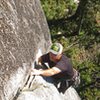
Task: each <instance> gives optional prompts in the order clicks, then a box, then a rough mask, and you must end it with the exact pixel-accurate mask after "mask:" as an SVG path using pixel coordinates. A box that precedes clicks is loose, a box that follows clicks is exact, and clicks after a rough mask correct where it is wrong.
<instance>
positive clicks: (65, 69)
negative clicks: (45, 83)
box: [31, 43, 78, 93]
mask: <svg viewBox="0 0 100 100" xmlns="http://www.w3.org/2000/svg"><path fill="white" fill-rule="evenodd" d="M62 52H63V46H62V45H61V44H60V43H54V44H53V45H52V46H51V48H50V51H49V53H47V54H44V55H42V56H41V57H40V58H39V60H38V63H39V64H42V65H43V64H44V63H48V65H49V68H47V69H43V70H39V69H32V72H31V74H32V75H41V76H43V77H52V79H53V82H54V84H55V85H56V87H57V88H58V84H60V87H59V88H58V90H59V92H63V93H64V92H65V90H66V89H67V88H68V87H69V86H70V85H72V84H73V83H74V82H75V79H76V77H77V76H78V73H77V71H76V70H75V69H73V67H72V63H71V61H70V59H69V58H68V57H66V56H65V55H64V54H63V53H62Z"/></svg>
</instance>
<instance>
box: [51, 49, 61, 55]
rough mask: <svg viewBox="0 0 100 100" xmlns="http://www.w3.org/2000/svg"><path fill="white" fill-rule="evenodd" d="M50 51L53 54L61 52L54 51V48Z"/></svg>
mask: <svg viewBox="0 0 100 100" xmlns="http://www.w3.org/2000/svg"><path fill="white" fill-rule="evenodd" d="M50 52H51V53H53V54H55V55H59V54H61V52H56V51H54V50H52V49H51V50H50Z"/></svg>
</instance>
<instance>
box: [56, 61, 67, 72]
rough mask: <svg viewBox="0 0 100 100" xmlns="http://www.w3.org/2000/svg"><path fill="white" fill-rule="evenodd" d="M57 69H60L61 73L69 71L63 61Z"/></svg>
mask: <svg viewBox="0 0 100 100" xmlns="http://www.w3.org/2000/svg"><path fill="white" fill-rule="evenodd" d="M55 67H57V68H59V69H60V70H61V71H67V66H66V64H65V63H64V62H63V61H59V62H58V63H57V64H56V65H55Z"/></svg>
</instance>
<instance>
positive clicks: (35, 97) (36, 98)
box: [15, 76, 81, 100]
mask: <svg viewBox="0 0 100 100" xmlns="http://www.w3.org/2000/svg"><path fill="white" fill-rule="evenodd" d="M15 100H81V99H80V97H79V95H78V94H77V92H76V90H75V89H74V88H73V87H70V88H68V89H67V90H66V91H65V93H64V94H62V93H59V92H58V90H57V89H56V87H55V86H54V85H53V84H52V83H48V82H46V81H45V80H44V79H43V78H42V77H41V76H35V78H34V79H33V82H32V85H31V86H30V88H25V89H24V90H23V91H21V92H20V93H19V95H18V97H17V98H16V99H15Z"/></svg>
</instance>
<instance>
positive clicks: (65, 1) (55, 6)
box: [41, 0, 77, 19]
mask: <svg viewBox="0 0 100 100" xmlns="http://www.w3.org/2000/svg"><path fill="white" fill-rule="evenodd" d="M41 2H42V7H43V9H44V12H45V14H46V17H47V19H58V18H62V17H66V16H67V15H72V14H73V13H74V11H75V10H76V8H77V4H76V3H74V2H73V0H41ZM68 13H70V14H68Z"/></svg>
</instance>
